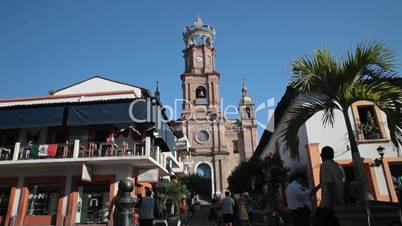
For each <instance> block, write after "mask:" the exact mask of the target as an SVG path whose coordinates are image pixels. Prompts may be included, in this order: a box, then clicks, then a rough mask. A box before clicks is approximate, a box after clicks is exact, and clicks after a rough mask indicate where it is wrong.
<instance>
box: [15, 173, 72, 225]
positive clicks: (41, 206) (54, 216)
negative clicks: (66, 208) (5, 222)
mask: <svg viewBox="0 0 402 226" xmlns="http://www.w3.org/2000/svg"><path fill="white" fill-rule="evenodd" d="M65 181H66V177H64V176H50V177H26V178H25V179H24V187H23V189H22V193H21V199H20V208H19V211H18V218H17V222H16V225H18V226H20V225H61V224H62V221H63V215H62V208H63V196H64V189H65Z"/></svg>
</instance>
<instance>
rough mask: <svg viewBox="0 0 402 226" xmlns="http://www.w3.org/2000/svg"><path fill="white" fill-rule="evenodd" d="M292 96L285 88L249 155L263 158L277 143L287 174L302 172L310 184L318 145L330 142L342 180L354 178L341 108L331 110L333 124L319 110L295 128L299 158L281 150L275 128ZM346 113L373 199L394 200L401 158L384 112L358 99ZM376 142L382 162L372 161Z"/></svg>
mask: <svg viewBox="0 0 402 226" xmlns="http://www.w3.org/2000/svg"><path fill="white" fill-rule="evenodd" d="M294 96H295V94H294V93H293V92H292V91H291V89H290V88H288V89H287V91H286V93H285V94H284V96H283V97H282V99H281V101H280V102H279V103H278V105H277V107H276V109H275V114H274V117H272V120H271V121H270V123H269V124H270V126H269V127H270V128H272V129H274V130H273V131H268V130H265V131H264V133H263V135H262V137H261V140H260V143H259V145H258V147H257V150H256V152H255V155H254V156H253V158H264V157H265V156H267V155H268V154H269V153H273V152H275V151H276V150H277V149H278V147H279V149H280V150H279V151H280V154H281V158H282V159H283V160H284V164H285V165H286V166H287V167H289V168H290V174H293V173H295V172H305V173H306V175H307V176H308V178H309V179H310V185H311V186H313V185H318V184H319V170H320V169H319V165H320V164H321V158H320V152H321V148H322V147H324V146H331V147H332V148H333V149H334V150H335V160H336V161H337V162H338V163H339V164H341V165H342V166H343V167H344V169H345V173H346V177H347V178H346V179H347V181H346V183H349V182H351V181H353V180H355V179H354V173H353V169H352V157H351V151H350V145H349V139H348V134H347V130H346V125H345V121H344V118H343V115H342V113H341V112H336V113H335V123H334V127H331V126H327V127H325V126H323V123H322V116H323V114H322V112H319V113H317V114H315V115H314V116H313V117H311V118H310V119H309V120H307V122H306V123H305V124H304V125H303V126H302V127H301V128H300V130H299V132H298V137H299V156H300V158H299V159H292V158H290V155H289V152H287V151H286V150H285V145H284V144H283V142H282V141H281V139H280V138H279V128H280V127H281V126H282V116H283V114H284V112H285V111H286V109H288V108H289V106H291V104H292V101H291V99H293V98H294ZM297 100H300V97H297V98H296V101H297ZM349 115H350V119H351V120H352V126H353V130H354V131H355V135H356V139H357V142H358V147H359V151H360V154H361V156H362V158H364V169H365V171H366V174H367V175H368V179H369V186H370V190H371V192H372V194H373V197H374V199H375V200H380V201H392V202H397V201H398V199H397V195H396V192H395V190H396V188H397V186H398V184H399V185H400V184H401V183H402V158H401V157H400V155H399V153H398V151H397V149H396V147H395V146H394V145H393V144H392V142H391V141H390V133H389V130H388V127H387V120H386V115H385V113H383V112H382V111H380V110H379V109H378V107H376V106H375V105H374V104H373V103H371V102H368V101H358V102H356V103H354V104H353V106H352V108H351V109H349ZM368 124H370V125H373V128H369V129H363V128H368V127H367V126H365V125H368ZM273 125H274V126H273ZM272 129H271V130H272ZM379 146H381V147H383V148H385V154H384V156H383V157H384V159H383V160H382V164H376V163H375V160H376V159H380V155H379V154H378V151H377V148H378V147H379ZM346 198H348V197H346ZM319 199H320V193H318V194H317V201H318V202H319V201H320V200H319Z"/></svg>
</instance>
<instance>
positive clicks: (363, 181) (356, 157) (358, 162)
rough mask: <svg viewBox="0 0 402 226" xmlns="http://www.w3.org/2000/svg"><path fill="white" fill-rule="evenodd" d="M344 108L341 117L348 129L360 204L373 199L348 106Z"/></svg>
mask: <svg viewBox="0 0 402 226" xmlns="http://www.w3.org/2000/svg"><path fill="white" fill-rule="evenodd" d="M345 109H346V110H344V111H343V117H344V119H345V123H346V128H347V130H348V136H349V142H350V147H351V151H352V160H353V171H354V174H355V178H356V180H357V182H358V183H359V188H360V191H361V192H360V193H359V202H360V203H362V204H367V202H368V201H369V200H373V196H372V194H371V192H370V189H369V183H368V178H367V174H366V173H365V171H364V167H363V159H362V158H361V156H360V153H359V148H358V146H357V142H356V138H355V134H354V133H353V129H352V124H351V123H350V117H349V114H348V110H347V109H348V108H345Z"/></svg>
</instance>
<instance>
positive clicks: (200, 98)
mask: <svg viewBox="0 0 402 226" xmlns="http://www.w3.org/2000/svg"><path fill="white" fill-rule="evenodd" d="M195 98H196V99H195V103H196V104H207V89H205V87H204V86H198V87H197V89H195Z"/></svg>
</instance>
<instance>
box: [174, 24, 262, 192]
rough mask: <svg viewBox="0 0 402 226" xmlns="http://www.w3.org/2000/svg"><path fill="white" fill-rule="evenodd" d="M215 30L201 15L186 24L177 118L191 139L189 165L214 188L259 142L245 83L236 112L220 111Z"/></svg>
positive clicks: (224, 182) (218, 188) (221, 189)
mask: <svg viewBox="0 0 402 226" xmlns="http://www.w3.org/2000/svg"><path fill="white" fill-rule="evenodd" d="M215 35H216V32H215V29H214V28H213V27H212V26H210V25H204V24H203V22H202V20H201V19H200V18H197V19H196V21H195V23H194V25H191V26H187V27H185V29H184V32H183V40H184V43H185V49H184V50H183V53H184V60H185V70H184V73H183V74H182V75H181V81H182V90H183V99H184V102H183V107H182V114H181V119H180V120H179V121H180V122H181V125H182V129H183V132H184V133H185V134H186V136H187V138H188V140H189V143H190V144H191V161H192V164H191V168H190V169H189V170H190V172H191V173H195V174H199V175H201V176H203V177H206V178H210V179H211V191H212V194H214V193H219V192H221V193H222V192H224V191H226V190H227V185H228V184H227V178H228V176H229V175H230V173H231V172H232V170H233V169H234V168H235V167H236V166H237V165H238V164H239V163H240V162H241V161H246V160H248V159H249V158H250V157H251V156H252V154H253V152H254V150H255V148H256V146H257V144H258V137H257V125H256V115H255V107H254V103H253V101H252V99H251V98H250V97H249V96H248V94H247V87H246V86H245V85H244V84H243V87H242V96H241V99H240V103H239V105H238V110H239V115H240V118H239V119H235V120H234V119H230V120H229V119H227V118H225V117H224V115H223V114H222V112H223V110H224V109H221V108H222V106H221V96H220V88H219V87H220V84H219V83H220V77H221V75H220V73H219V72H218V71H217V70H216V50H215V48H214V42H215Z"/></svg>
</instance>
